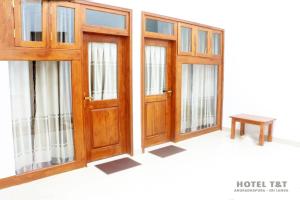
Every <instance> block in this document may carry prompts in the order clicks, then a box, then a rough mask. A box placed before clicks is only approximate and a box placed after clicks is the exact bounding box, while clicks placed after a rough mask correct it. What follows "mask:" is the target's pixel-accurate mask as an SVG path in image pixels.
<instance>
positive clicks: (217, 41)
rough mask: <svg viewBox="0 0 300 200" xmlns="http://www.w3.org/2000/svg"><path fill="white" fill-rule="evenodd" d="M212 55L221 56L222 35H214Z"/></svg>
mask: <svg viewBox="0 0 300 200" xmlns="http://www.w3.org/2000/svg"><path fill="white" fill-rule="evenodd" d="M212 54H213V55H220V54H221V35H220V33H213V34H212Z"/></svg>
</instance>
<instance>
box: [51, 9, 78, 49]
mask: <svg viewBox="0 0 300 200" xmlns="http://www.w3.org/2000/svg"><path fill="white" fill-rule="evenodd" d="M74 17H75V10H74V8H66V7H60V6H59V7H57V20H56V23H57V41H58V42H66V43H74Z"/></svg>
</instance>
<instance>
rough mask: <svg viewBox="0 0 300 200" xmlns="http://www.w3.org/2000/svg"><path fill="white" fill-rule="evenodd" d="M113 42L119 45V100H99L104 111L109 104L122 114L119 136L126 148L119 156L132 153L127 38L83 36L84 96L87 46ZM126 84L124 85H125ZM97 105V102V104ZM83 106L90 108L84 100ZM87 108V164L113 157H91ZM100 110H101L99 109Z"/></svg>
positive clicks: (85, 125)
mask: <svg viewBox="0 0 300 200" xmlns="http://www.w3.org/2000/svg"><path fill="white" fill-rule="evenodd" d="M93 41H94V42H98V41H99V42H112V43H117V46H118V48H117V62H118V70H117V80H118V84H117V88H118V90H117V93H118V95H117V99H108V100H99V101H100V104H101V106H100V107H102V108H103V109H108V108H107V107H106V106H105V105H109V104H111V103H112V104H114V105H115V106H116V105H118V107H119V109H120V112H119V134H120V135H124V137H121V138H120V139H122V141H121V144H123V145H124V146H121V147H120V148H121V149H120V151H122V152H121V153H117V154H123V153H129V154H130V153H131V152H130V151H129V150H128V149H127V147H128V146H129V145H130V140H129V138H130V137H128V133H129V132H128V123H127V118H129V116H128V113H126V107H128V103H127V101H126V98H128V94H127V93H126V91H128V89H129V85H128V83H127V81H126V77H125V76H127V75H128V74H127V69H126V63H125V59H124V57H125V56H123V55H126V51H125V48H124V47H125V41H126V38H124V37H122V36H115V35H104V34H95V33H84V34H83V45H82V56H83V57H82V58H83V59H82V71H83V73H82V75H83V78H82V79H83V95H84V96H85V97H88V96H89V94H88V89H89V80H88V76H87V75H88V68H87V66H88V63H87V62H88V48H87V44H88V43H89V42H93ZM120 54H121V55H120ZM123 83H124V84H123ZM116 102H119V103H118V104H116ZM95 103H96V102H95ZM83 105H84V107H86V106H88V100H83ZM86 109H87V108H85V110H84V133H85V136H86V155H87V162H92V161H95V160H100V159H103V158H107V157H111V156H106V155H102V154H103V153H101V154H99V153H100V152H99V153H98V155H99V157H101V158H94V157H92V155H91V151H92V148H91V146H92V144H91V140H92V136H91V134H92V131H91V130H90V128H91V121H90V120H91V118H89V116H88V115H89V114H88V113H87V112H88V110H86ZM97 109H99V108H97ZM96 151H97V150H96ZM111 151H115V150H112V149H110V148H108V149H107V152H111ZM112 156H115V155H112Z"/></svg>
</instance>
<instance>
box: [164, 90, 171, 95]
mask: <svg viewBox="0 0 300 200" xmlns="http://www.w3.org/2000/svg"><path fill="white" fill-rule="evenodd" d="M172 92H173V91H172V90H163V93H167V94H172Z"/></svg>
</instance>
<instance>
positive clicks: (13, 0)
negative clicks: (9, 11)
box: [11, 0, 15, 8]
mask: <svg viewBox="0 0 300 200" xmlns="http://www.w3.org/2000/svg"><path fill="white" fill-rule="evenodd" d="M11 4H12V7H13V8H15V0H12V1H11Z"/></svg>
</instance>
